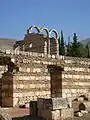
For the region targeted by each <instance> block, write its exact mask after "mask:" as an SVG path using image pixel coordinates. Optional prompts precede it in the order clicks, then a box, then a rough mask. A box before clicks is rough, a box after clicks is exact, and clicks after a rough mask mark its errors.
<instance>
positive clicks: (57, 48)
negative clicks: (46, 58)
mask: <svg viewBox="0 0 90 120" xmlns="http://www.w3.org/2000/svg"><path fill="white" fill-rule="evenodd" d="M52 33H54V36H52ZM49 38H50V42H49V47H50V50H49V51H50V53H51V54H57V56H59V42H58V38H59V34H58V32H57V31H56V30H55V29H50V30H49ZM52 40H55V42H54V41H52ZM50 44H51V45H50ZM53 46H55V47H54V48H55V50H53Z"/></svg>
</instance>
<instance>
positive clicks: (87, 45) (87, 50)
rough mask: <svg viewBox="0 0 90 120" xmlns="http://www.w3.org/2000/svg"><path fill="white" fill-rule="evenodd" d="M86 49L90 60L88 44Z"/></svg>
mask: <svg viewBox="0 0 90 120" xmlns="http://www.w3.org/2000/svg"><path fill="white" fill-rule="evenodd" d="M86 49H87V58H90V53H89V46H88V44H87V45H86Z"/></svg>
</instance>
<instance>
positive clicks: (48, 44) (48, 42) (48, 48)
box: [48, 38, 50, 55]
mask: <svg viewBox="0 0 90 120" xmlns="http://www.w3.org/2000/svg"><path fill="white" fill-rule="evenodd" d="M48 54H49V55H50V38H48Z"/></svg>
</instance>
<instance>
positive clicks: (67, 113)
mask: <svg viewBox="0 0 90 120" xmlns="http://www.w3.org/2000/svg"><path fill="white" fill-rule="evenodd" d="M60 116H61V119H62V120H64V119H66V118H73V117H74V111H73V108H67V109H61V110H60Z"/></svg>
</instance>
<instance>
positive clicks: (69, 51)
mask: <svg viewBox="0 0 90 120" xmlns="http://www.w3.org/2000/svg"><path fill="white" fill-rule="evenodd" d="M71 47H72V45H71V42H70V36H69V37H68V44H67V53H66V55H67V56H71Z"/></svg>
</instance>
